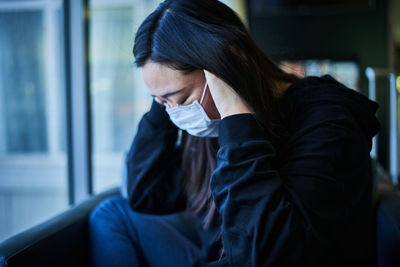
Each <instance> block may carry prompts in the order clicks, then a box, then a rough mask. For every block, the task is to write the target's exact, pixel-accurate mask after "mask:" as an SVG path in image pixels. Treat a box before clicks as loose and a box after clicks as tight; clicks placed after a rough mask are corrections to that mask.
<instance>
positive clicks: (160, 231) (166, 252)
mask: <svg viewBox="0 0 400 267" xmlns="http://www.w3.org/2000/svg"><path fill="white" fill-rule="evenodd" d="M193 220H194V218H193V216H191V215H190V214H189V213H186V212H183V213H177V214H173V215H150V214H143V213H138V212H135V211H133V210H132V209H131V208H130V206H129V203H128V201H127V200H126V199H125V198H122V197H119V196H118V197H117V196H114V197H110V198H108V199H106V200H104V201H103V202H102V203H100V205H98V206H97V207H96V208H95V209H94V210H93V212H92V213H91V215H90V219H89V237H90V238H89V239H90V260H91V265H92V266H121V267H122V266H163V267H167V266H174V267H178V266H192V265H193V262H194V261H195V260H196V259H198V258H199V257H200V254H201V249H200V245H199V241H198V239H197V237H196V235H195V234H194V233H195V230H194V228H193V227H194V221H193Z"/></svg>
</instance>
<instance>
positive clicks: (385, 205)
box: [0, 188, 400, 267]
mask: <svg viewBox="0 0 400 267" xmlns="http://www.w3.org/2000/svg"><path fill="white" fill-rule="evenodd" d="M118 194H119V189H118V188H114V189H112V190H109V191H106V192H104V193H102V194H99V195H96V196H94V197H92V198H91V199H89V200H87V201H85V202H83V203H81V204H79V205H77V206H75V207H73V208H71V209H70V210H68V211H66V212H64V213H62V214H60V215H59V216H57V217H55V218H53V219H50V220H48V221H46V222H45V223H43V224H40V225H38V226H35V227H33V228H31V229H29V230H27V231H25V232H23V233H20V234H18V235H15V236H13V237H11V238H9V239H7V240H5V241H3V242H2V243H0V267H2V266H8V267H13V266H52V267H54V266H88V261H89V259H88V251H89V246H88V225H87V223H88V216H89V214H90V212H91V210H92V209H93V208H94V207H95V206H96V205H97V204H98V203H100V202H101V201H102V200H103V199H105V198H107V197H109V196H112V195H118ZM376 237H377V259H378V266H379V267H399V266H400V192H399V191H398V190H395V189H394V188H390V189H387V188H384V189H383V190H380V191H379V193H378V198H377V206H376Z"/></svg>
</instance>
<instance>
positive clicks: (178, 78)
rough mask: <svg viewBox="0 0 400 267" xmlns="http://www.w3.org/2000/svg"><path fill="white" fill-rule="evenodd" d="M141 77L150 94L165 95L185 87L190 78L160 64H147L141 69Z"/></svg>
mask: <svg viewBox="0 0 400 267" xmlns="http://www.w3.org/2000/svg"><path fill="white" fill-rule="evenodd" d="M142 77H143V80H144V82H145V83H146V85H147V87H148V88H149V90H150V92H151V93H154V94H157V95H158V94H160V95H161V94H165V93H168V92H169V91H170V90H176V89H180V88H182V87H185V86H186V84H187V83H188V82H189V81H190V77H187V75H183V74H182V73H181V72H180V71H178V70H175V69H172V68H170V67H167V66H165V65H162V64H160V63H154V62H147V63H146V64H145V65H144V66H143V67H142Z"/></svg>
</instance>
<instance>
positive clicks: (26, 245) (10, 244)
mask: <svg viewBox="0 0 400 267" xmlns="http://www.w3.org/2000/svg"><path fill="white" fill-rule="evenodd" d="M119 194H120V190H119V188H113V189H110V190H108V191H105V192H103V193H101V194H99V195H96V196H93V197H91V198H90V199H88V200H86V201H84V202H83V203H81V204H79V205H76V206H74V207H72V208H70V209H69V210H67V211H65V212H63V213H61V214H60V215H58V216H56V217H54V218H52V219H50V220H48V221H46V222H44V223H42V224H39V225H37V226H35V227H32V228H30V229H28V230H26V231H24V232H22V233H20V234H17V235H15V236H12V237H11V238H9V239H6V240H5V241H3V242H1V243H0V267H3V266H4V267H5V266H8V267H10V266H44V267H45V266H52V267H56V266H69V267H72V266H88V265H89V258H88V254H89V245H88V218H89V214H90V212H91V211H92V210H93V208H94V207H96V206H97V204H99V203H100V202H101V201H102V200H103V199H105V198H107V197H110V196H113V195H119Z"/></svg>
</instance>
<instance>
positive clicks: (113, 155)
mask: <svg viewBox="0 0 400 267" xmlns="http://www.w3.org/2000/svg"><path fill="white" fill-rule="evenodd" d="M160 2H161V1H125V0H118V1H101V0H91V1H90V28H89V33H90V35H89V55H90V96H91V113H92V114H91V115H92V140H93V141H92V142H93V143H92V147H93V151H92V155H93V156H92V164H93V186H94V190H93V191H94V192H95V193H96V192H101V191H103V190H105V189H107V188H109V187H112V186H115V185H120V183H121V177H122V176H123V167H124V158H125V153H126V152H127V150H128V149H129V147H130V143H131V142H132V139H133V136H134V135H135V131H136V126H137V124H138V122H139V120H140V118H141V117H142V115H143V113H144V112H146V111H147V110H148V109H149V107H150V104H151V96H150V94H149V93H148V92H147V88H146V86H145V84H144V83H143V81H142V78H141V74H140V70H138V69H137V68H136V67H135V66H134V57H133V53H132V50H133V42H134V34H135V32H136V29H137V28H138V27H139V25H140V23H141V22H142V21H143V19H144V18H145V17H146V16H147V14H149V13H150V12H151V11H152V10H153V9H154V8H155V7H156V6H157V5H158V4H159V3H160Z"/></svg>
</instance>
